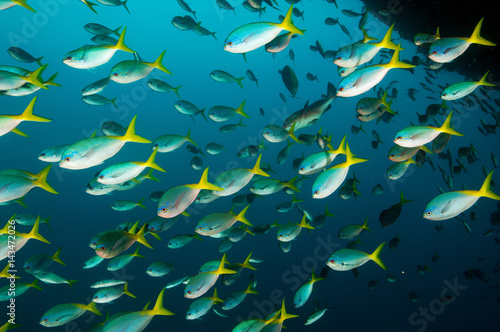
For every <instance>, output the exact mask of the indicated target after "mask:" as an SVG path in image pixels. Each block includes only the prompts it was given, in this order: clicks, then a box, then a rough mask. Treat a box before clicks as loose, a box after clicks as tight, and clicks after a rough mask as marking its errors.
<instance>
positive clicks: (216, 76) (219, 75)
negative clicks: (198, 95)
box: [210, 70, 245, 89]
mask: <svg viewBox="0 0 500 332" xmlns="http://www.w3.org/2000/svg"><path fill="white" fill-rule="evenodd" d="M210 77H211V78H212V79H213V80H214V81H216V82H219V83H233V82H236V83H237V84H238V85H239V86H240V88H242V89H243V84H241V81H243V80H244V79H245V77H238V78H236V77H234V76H233V75H231V74H229V73H227V72H225V71H223V70H214V71H212V72H211V73H210Z"/></svg>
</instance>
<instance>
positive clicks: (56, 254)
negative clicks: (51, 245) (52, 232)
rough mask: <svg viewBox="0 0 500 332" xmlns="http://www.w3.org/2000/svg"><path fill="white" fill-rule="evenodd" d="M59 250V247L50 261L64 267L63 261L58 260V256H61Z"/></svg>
mask: <svg viewBox="0 0 500 332" xmlns="http://www.w3.org/2000/svg"><path fill="white" fill-rule="evenodd" d="M61 250H62V247H61V248H59V249H58V250H57V251H56V252H55V254H54V255H52V260H53V261H54V262H58V263H59V264H61V265H66V264H64V262H63V261H62V260H61V259H60V258H59V255H60V254H61Z"/></svg>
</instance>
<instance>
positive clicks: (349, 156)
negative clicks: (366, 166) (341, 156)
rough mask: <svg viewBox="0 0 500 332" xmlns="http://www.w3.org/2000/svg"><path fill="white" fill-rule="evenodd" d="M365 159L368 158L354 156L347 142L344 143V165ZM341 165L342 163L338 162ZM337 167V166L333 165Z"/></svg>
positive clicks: (361, 161)
mask: <svg viewBox="0 0 500 332" xmlns="http://www.w3.org/2000/svg"><path fill="white" fill-rule="evenodd" d="M365 161H368V159H361V158H356V157H354V154H352V152H351V149H350V148H349V143H346V161H345V163H344V167H349V166H351V165H354V164H359V163H364V162H365ZM339 165H342V164H339ZM333 167H337V166H333Z"/></svg>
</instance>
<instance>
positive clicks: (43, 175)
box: [33, 165, 59, 194]
mask: <svg viewBox="0 0 500 332" xmlns="http://www.w3.org/2000/svg"><path fill="white" fill-rule="evenodd" d="M51 167H52V165H50V166H47V167H45V168H44V169H43V170H42V171H41V172H40V173H38V174H37V175H36V180H33V185H34V186H36V187H39V188H42V189H43V190H46V191H48V192H49V193H52V194H59V193H58V192H57V191H55V190H54V188H52V187H51V186H50V185H49V184H48V183H47V175H48V174H49V171H50V168H51Z"/></svg>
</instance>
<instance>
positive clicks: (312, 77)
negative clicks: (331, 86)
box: [306, 73, 319, 82]
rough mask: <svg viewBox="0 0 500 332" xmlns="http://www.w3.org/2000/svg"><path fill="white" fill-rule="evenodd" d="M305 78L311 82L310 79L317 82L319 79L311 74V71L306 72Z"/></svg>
mask: <svg viewBox="0 0 500 332" xmlns="http://www.w3.org/2000/svg"><path fill="white" fill-rule="evenodd" d="M306 78H307V79H308V80H309V81H311V82H312V81H318V82H319V80H318V75H313V74H311V73H307V74H306Z"/></svg>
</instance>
